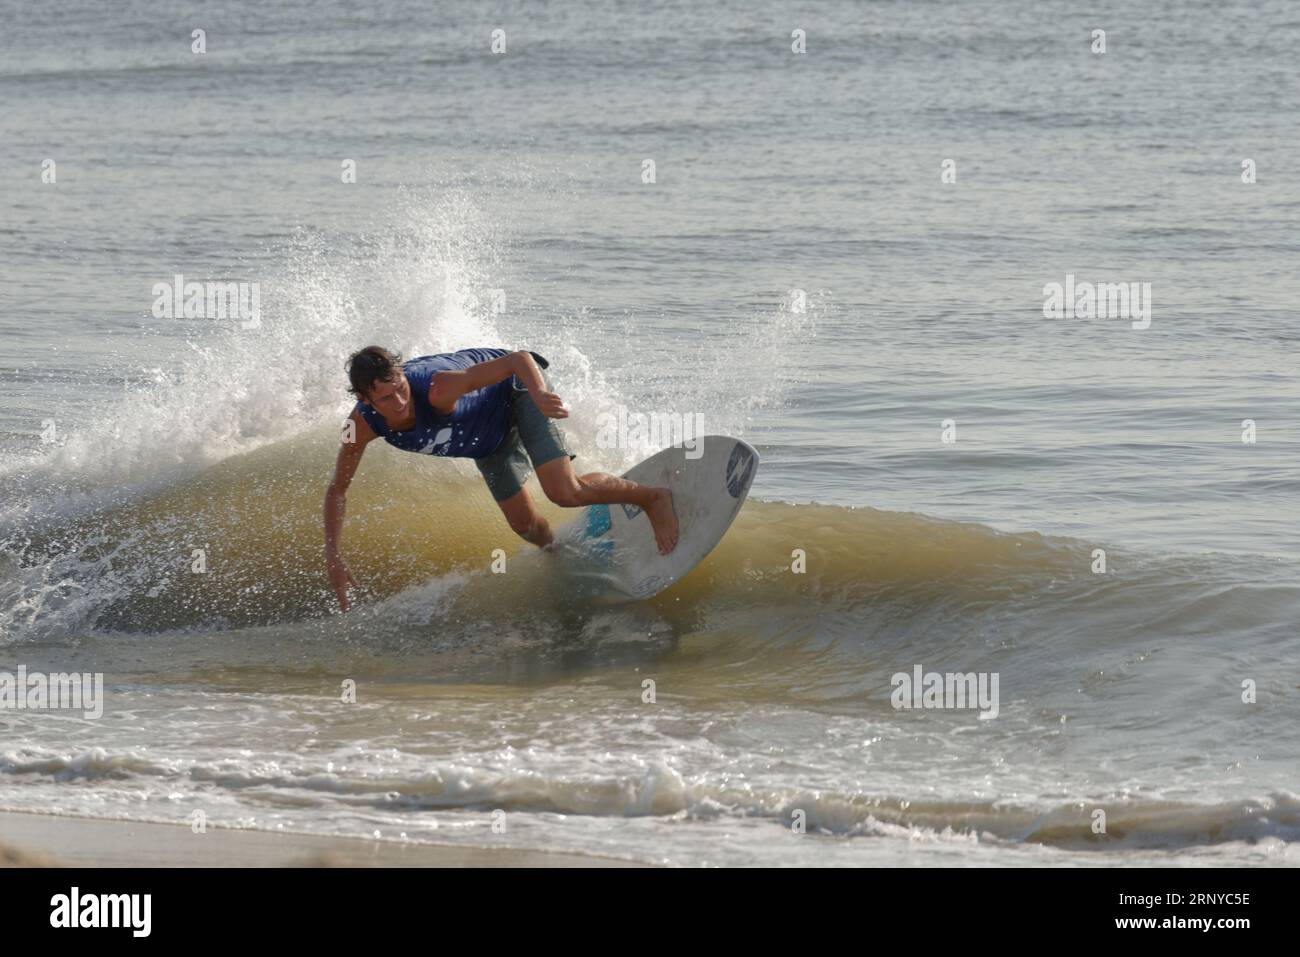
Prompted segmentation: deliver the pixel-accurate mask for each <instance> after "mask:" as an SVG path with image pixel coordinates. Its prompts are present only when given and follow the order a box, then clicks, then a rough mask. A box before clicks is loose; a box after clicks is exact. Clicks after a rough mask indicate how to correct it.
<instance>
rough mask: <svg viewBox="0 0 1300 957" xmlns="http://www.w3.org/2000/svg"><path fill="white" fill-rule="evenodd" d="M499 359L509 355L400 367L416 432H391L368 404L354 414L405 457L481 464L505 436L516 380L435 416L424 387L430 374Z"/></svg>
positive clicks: (461, 356) (474, 352)
mask: <svg viewBox="0 0 1300 957" xmlns="http://www.w3.org/2000/svg"><path fill="white" fill-rule="evenodd" d="M504 355H509V353H508V352H507V351H506V350H505V349H462V350H460V351H459V352H447V353H443V354H442V355H436V356H419V357H418V358H415V359H407V360H406V361H405V362H403V363H402V372H404V373H405V374H406V379H407V381H408V382H410V383H411V404H412V405H414V406H415V427H414V428H412V429H407V430H406V431H405V432H394V431H393V430H392V429H390V428H389V427H388V424H387V423H386V422H384V417H383V416H382V415H380V414H379V413H378V412H376V411H375V410H374V409H373V408H372V407H371V406H370V404H369V403H367V402H358V403H357V404H356V405H355V406H354V407H353V408H354V411H356V412H360V413H361V417H362V418H363V419H365V420H366V424H367V425H369V426H370V428H372V429H373V430H374V432H375V435H377V436H379V437H380V438H382V439H383V440H384V441H385V442H387V443H388V444H389V445H392V446H396V447H397V448H399V449H403V450H404V451H407V452H422V453H424V454H425V455H447V456H453V457H457V458H470V459H481V458H484V457H485V456H488V455H491V454H492V453H493V452H495V451H496V450H497V446H499V445H500V444H501V440H502V439H504V438H505V437H506V432H508V431H509V430H510V425H511V420H510V398H511V395H512V394H513V390H514V384H515V377H514V376H507V377H506V378H505V379H503V380H502V381H500V382H498V383H497V384H496V385H490V386H488V387H487V388H485V389H476V390H475V391H473V392H469V393H467V394H465V395H462V396H461V397H460V398H459V399H457V400H456V408H455V409H453V410H452V413H451V415H440V414H439V413H438V412H437V411H436V410H435V409H434V408H433V406H431V405H430V404H429V383H430V382H431V381H432V380H433V376H434V374H435V373H438V372H447V371H453V370H457V369H468V368H469V367H470V366H472V365H477V364H478V363H480V362H487V361H488V360H489V359H499V358H501V356H504Z"/></svg>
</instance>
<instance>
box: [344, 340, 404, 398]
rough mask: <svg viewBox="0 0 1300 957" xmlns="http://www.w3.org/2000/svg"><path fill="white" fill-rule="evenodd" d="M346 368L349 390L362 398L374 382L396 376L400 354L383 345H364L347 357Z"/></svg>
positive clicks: (398, 371) (399, 369) (368, 392)
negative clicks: (349, 383)
mask: <svg viewBox="0 0 1300 957" xmlns="http://www.w3.org/2000/svg"><path fill="white" fill-rule="evenodd" d="M346 368H347V370H348V379H349V380H350V382H351V388H350V391H351V392H352V393H353V394H354V395H356V396H357V397H359V398H362V399H364V398H365V397H366V396H368V395H369V394H370V389H371V387H372V386H373V385H374V384H375V383H376V382H387V381H389V380H392V379H396V378H397V376H398V373H400V372H401V371H402V356H401V354H400V353H396V352H389V351H388V350H387V349H385V348H384V347H383V346H366V347H365V348H364V349H362V350H361V351H359V352H354V353H352V355H351V356H349V357H348V364H347V366H346Z"/></svg>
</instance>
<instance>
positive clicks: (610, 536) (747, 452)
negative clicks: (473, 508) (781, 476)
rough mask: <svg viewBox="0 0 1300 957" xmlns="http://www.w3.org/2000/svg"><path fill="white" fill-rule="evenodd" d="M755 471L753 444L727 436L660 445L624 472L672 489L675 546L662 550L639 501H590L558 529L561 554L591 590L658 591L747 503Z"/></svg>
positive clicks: (618, 593) (608, 594)
mask: <svg viewBox="0 0 1300 957" xmlns="http://www.w3.org/2000/svg"><path fill="white" fill-rule="evenodd" d="M756 471H758V453H757V452H756V451H754V448H753V446H751V445H749V444H748V443H746V442H742V441H740V440H739V439H732V438H728V437H726V436H724V435H706V436H704V437H703V438H701V439H700V440H699V441H698V442H697V443H696V445H695V448H694V449H684V448H671V449H664V450H663V451H662V452H657V453H655V454H654V455H652V456H651V457H650V458H648V459H646V460H645V461H644V462H641V463H639V464H637V465H635V466H633V467H632V468H631V469H630V470H629V471H628V472H626V473H625V474H624V476H623V477H624V478H626V479H631V480H632V481H633V482H639V483H640V484H642V485H651V486H667V487H668V488H670V489H671V490H672V493H673V509H674V511H676V513H677V527H678V532H677V547H676V548H674V549H673V550H672V551H671V552H669V553H668V554H667V555H660V554H659V548H658V546H657V545H655V536H654V531H653V530H652V529H651V527H650V519H648V518H647V517H646V516H645V515H644V514H643V513H642V511H641V509H639V508H637V507H636V506H634V505H589V506H587V507H586V508H584V509H582V511H581V512H580V513H579V515H578V517H577V518H576V519H574V520H573V521H571V522H568V523H566V524H565V525H564V526H562V527H561V528H560V529H558V530H557V531H556V534H555V541H556V545H557V546H558V547H559V549H560V551H561V556H557V557H562V560H563V561H564V562H565V566H566V571H567V573H568V574H569V575H571V576H572V577H574V578H576V579H577V580H578V581H579V583H580V586H581V590H582V591H583V592H586V593H588V595H589V596H592V597H603V598H609V599H615V600H617V599H620V598H623V599H626V598H633V599H639V598H649V597H650V596H651V595H656V594H658V593H659V592H661V591H663V590H664V589H665V588H667V587H668V586H669V585H671V584H673V583H674V582H676V581H677V580H679V579H680V578H682V577H683V576H684V575H686V573H687V572H689V571H690V570H691V569H692V568H694V567H695V566H696V565H698V564H699V563H700V562H701V561H702V560H703V559H704V556H706V555H708V554H709V552H711V551H713V547H714V546H715V545H717V544H718V542H719V541H720V540H721V539H722V536H723V535H725V534H726V532H727V529H728V528H730V527H731V522H732V520H733V519H734V518H735V517H736V514H737V513H738V512H739V511H740V507H741V506H742V505H743V504H744V503H745V496H746V495H748V494H749V486H750V485H751V484H752V483H753V481H754V473H755V472H756Z"/></svg>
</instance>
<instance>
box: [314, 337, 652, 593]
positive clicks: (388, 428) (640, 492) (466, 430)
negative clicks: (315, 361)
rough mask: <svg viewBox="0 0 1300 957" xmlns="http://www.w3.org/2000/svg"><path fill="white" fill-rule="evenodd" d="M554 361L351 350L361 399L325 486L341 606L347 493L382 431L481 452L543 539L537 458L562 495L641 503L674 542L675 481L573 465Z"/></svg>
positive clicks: (440, 450)
mask: <svg viewBox="0 0 1300 957" xmlns="http://www.w3.org/2000/svg"><path fill="white" fill-rule="evenodd" d="M549 364H550V363H548V362H547V361H546V360H545V359H544V358H542V357H541V356H539V355H538V354H537V353H535V352H507V351H506V350H504V349H462V350H460V351H459V352H450V353H444V354H441V355H434V356H420V357H418V358H415V359H408V360H407V361H406V362H402V360H401V356H398V355H395V354H394V353H391V352H389V351H388V350H387V349H384V348H382V347H380V346H367V347H366V348H364V349H362V350H361V351H359V352H354V353H353V354H352V356H351V357H350V358H349V359H348V364H347V372H348V378H349V380H350V389H349V391H351V393H352V394H353V395H354V396H355V397H356V399H357V404H356V405H355V406H354V407H353V409H352V413H351V414H350V415H349V416H348V422H347V423H346V425H345V427H344V433H343V445H342V446H341V447H340V448H339V455H338V461H337V462H336V463H335V466H334V479H333V481H331V482H330V486H329V489H328V490H327V491H326V492H325V562H326V567H327V569H328V571H329V579H330V585H331V587H333V589H334V594H335V595H336V596H337V597H338V600H339V607H340V608H342V609H343V610H344V611H347V610H348V606H349V604H350V602H349V600H348V593H347V592H348V585H349V584H352V585H355V584H356V582H355V581H354V580H353V578H352V572H351V571H350V570H349V569H348V566H347V563H346V562H345V561H344V560H343V555H342V553H341V552H340V550H339V539H340V535H341V533H342V531H343V511H344V497H345V495H346V494H347V490H348V485H349V484H350V483H351V482H352V476H353V475H354V474H355V473H356V470H357V465H358V464H359V463H360V462H361V455H362V453H363V452H365V449H366V445H367V444H369V443H370V442H372V441H373V440H375V439H378V438H382V439H384V440H385V441H386V442H388V444H389V445H393V446H396V447H397V448H399V449H402V450H404V451H407V452H420V453H423V454H425V455H443V456H454V457H459V458H471V459H473V460H474V464H475V465H477V466H478V470H479V472H481V473H482V475H483V478H484V480H486V482H487V486H488V490H489V491H490V492H491V493H492V497H493V499H495V500H496V503H497V505H499V506H500V507H501V511H502V513H503V514H504V515H505V517H506V522H508V523H509V525H510V528H511V529H513V530H514V531H515V532H516V533H517V534H518V535H519V536H520V537H521V538H523V539H524V541H527V542H532V543H533V544H534V545H536V546H538V547H539V548H545V547H546V546H547V545H549V544H551V542H552V540H553V537H552V534H551V526H550V524H549V523H547V521H546V519H545V518H543V517H542V516H541V515H539V514H538V512H537V509H536V508H535V507H534V505H533V501H532V499H531V498H530V497H529V495H528V489H526V488H524V483H525V482H527V481H528V472H529V461H530V460H531V461H532V470H533V471H535V472H536V473H537V480H538V481H539V482H540V483H541V485H542V491H543V492H545V493H546V497H547V498H549V499H550V500H551V501H552V502H554V503H555V504H556V505H559V506H562V507H564V508H579V507H581V506H584V505H599V504H605V505H614V504H622V505H635V506H637V507H638V508H640V509H641V510H642V511H644V512H645V514H646V516H647V517H648V518H649V520H650V525H651V527H652V528H653V529H654V535H655V543H656V545H657V546H658V548H659V552H660V554H662V555H666V554H668V553H669V552H671V551H672V550H673V548H675V547H676V545H677V516H676V514H675V513H674V512H673V498H672V492H670V491H669V490H668V489H667V488H651V487H649V486H645V485H638V484H637V483H636V482H630V481H628V480H627V479H622V478H618V477H617V476H614V475H609V474H608V473H605V472H588V473H587V474H586V475H576V474H574V471H573V465H572V463H571V461H570V460H571V459H573V458H575V456H573V455H571V454H569V452H568V451H567V449H566V448H565V446H564V436H563V435H562V434H561V432H560V430H559V428H558V427H557V426H556V425H555V423H554V422H553V421H551V420H552V419H563V418H566V417H567V416H568V414H569V410H568V409H566V408H565V406H564V402H563V401H562V400H561V399H560V397H559V396H558V395H556V394H555V393H554V392H552V391H550V386H549V384H548V383H547V381H546V379H545V377H544V376H543V375H542V371H541V370H542V369H545V368H547V366H549Z"/></svg>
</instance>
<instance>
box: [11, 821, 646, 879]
mask: <svg viewBox="0 0 1300 957" xmlns="http://www.w3.org/2000/svg"><path fill="white" fill-rule="evenodd" d="M638 866H641V865H638V864H634V863H631V862H628V861H620V860H615V859H613V858H607V857H594V856H586V855H582V854H552V853H549V852H544V851H516V850H509V849H504V848H502V849H495V848H468V847H450V846H443V845H431V844H395V843H392V842H388V841H367V840H360V839H350V838H335V837H323V836H319V835H311V834H289V833H273V832H270V831H247V830H232V829H229V828H217V827H209V828H208V829H207V831H206V832H205V833H203V834H194V833H193V832H192V831H191V830H190V829H189V828H188V827H184V826H182V825H177V824H157V823H151V822H139V821H119V820H100V819H95V818H82V817H55V816H53V815H45V814H15V813H9V812H0V867H638Z"/></svg>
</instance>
